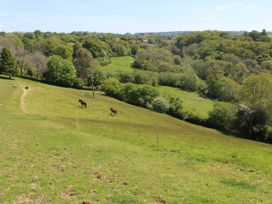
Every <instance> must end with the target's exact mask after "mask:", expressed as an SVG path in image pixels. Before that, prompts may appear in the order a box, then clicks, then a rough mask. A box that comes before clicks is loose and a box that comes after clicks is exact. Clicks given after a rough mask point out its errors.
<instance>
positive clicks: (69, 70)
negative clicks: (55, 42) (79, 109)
mask: <svg viewBox="0 0 272 204" xmlns="http://www.w3.org/2000/svg"><path fill="white" fill-rule="evenodd" d="M47 66H48V71H47V72H46V73H45V79H46V81H48V82H49V83H52V84H57V85H61V86H73V85H74V83H75V80H76V69H75V67H74V65H73V63H72V62H70V61H69V60H67V59H63V58H62V57H60V56H57V55H54V56H51V57H50V58H49V59H48V63H47Z"/></svg>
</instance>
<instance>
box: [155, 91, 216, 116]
mask: <svg viewBox="0 0 272 204" xmlns="http://www.w3.org/2000/svg"><path fill="white" fill-rule="evenodd" d="M159 91H160V93H161V94H162V95H165V96H174V97H178V98H180V99H181V100H182V101H183V108H184V110H185V111H188V112H189V113H192V114H194V115H196V116H198V117H200V118H203V119H206V118H208V113H209V112H210V111H211V110H212V109H213V105H214V103H215V102H214V101H212V100H210V99H206V98H202V97H200V96H199V95H198V94H197V93H196V92H188V91H183V90H181V89H178V88H173V87H167V86H160V87H159Z"/></svg>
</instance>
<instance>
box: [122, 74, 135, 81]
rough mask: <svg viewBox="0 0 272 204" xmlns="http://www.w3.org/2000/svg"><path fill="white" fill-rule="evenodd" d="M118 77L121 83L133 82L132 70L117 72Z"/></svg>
mask: <svg viewBox="0 0 272 204" xmlns="http://www.w3.org/2000/svg"><path fill="white" fill-rule="evenodd" d="M119 78H120V81H121V82H122V83H127V82H132V83H134V82H135V75H134V73H133V72H121V73H119Z"/></svg>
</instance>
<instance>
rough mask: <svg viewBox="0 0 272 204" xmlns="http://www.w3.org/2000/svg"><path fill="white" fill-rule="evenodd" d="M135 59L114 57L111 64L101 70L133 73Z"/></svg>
mask: <svg viewBox="0 0 272 204" xmlns="http://www.w3.org/2000/svg"><path fill="white" fill-rule="evenodd" d="M133 62H134V58H133V57H131V56H125V57H113V58H111V63H110V64H108V65H106V66H103V67H101V70H102V71H104V72H112V73H116V72H117V73H118V72H133V71H134V70H133V68H132V64H133Z"/></svg>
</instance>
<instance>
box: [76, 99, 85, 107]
mask: <svg viewBox="0 0 272 204" xmlns="http://www.w3.org/2000/svg"><path fill="white" fill-rule="evenodd" d="M78 102H79V103H80V104H81V108H87V103H86V102H85V101H83V100H81V99H79V100H78Z"/></svg>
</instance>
